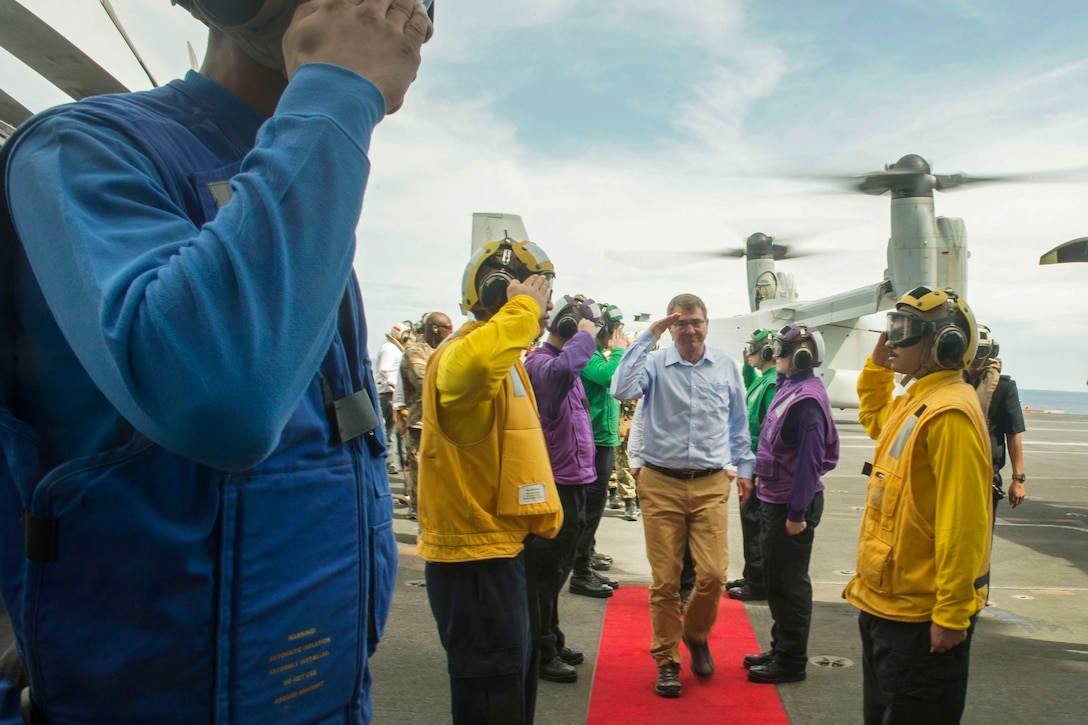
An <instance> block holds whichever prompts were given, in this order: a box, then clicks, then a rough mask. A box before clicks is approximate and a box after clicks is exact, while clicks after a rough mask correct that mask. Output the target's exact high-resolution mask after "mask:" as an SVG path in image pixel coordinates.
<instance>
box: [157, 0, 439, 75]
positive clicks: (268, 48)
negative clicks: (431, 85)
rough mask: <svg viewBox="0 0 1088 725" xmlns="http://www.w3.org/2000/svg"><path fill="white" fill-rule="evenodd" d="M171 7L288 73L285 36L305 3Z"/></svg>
mask: <svg viewBox="0 0 1088 725" xmlns="http://www.w3.org/2000/svg"><path fill="white" fill-rule="evenodd" d="M170 3H171V4H172V5H180V6H181V7H183V8H185V9H186V10H188V11H189V13H190V14H191V15H192V16H193V17H194V18H196V19H197V20H199V21H201V22H202V23H204V24H205V25H209V26H211V27H213V28H218V29H219V30H222V31H223V32H225V33H229V34H230V36H231V39H232V40H233V41H234V42H235V43H236V44H237V45H238V47H239V48H241V49H242V51H244V52H245V54H246V55H248V56H249V57H250V58H252V59H253V60H255V61H257V62H258V63H260V64H261V65H263V66H265V67H266V68H272V69H274V70H279V71H284V70H286V66H287V63H286V61H285V60H284V58H283V46H282V43H283V34H284V32H286V30H287V26H288V25H290V24H291V19H292V18H293V17H294V14H295V8H296V7H298V6H299V5H301V4H302V3H303V0H170ZM417 4H419V3H418V2H417ZM423 5H424V7H426V9H427V14H428V15H429V16H430V18H431V20H432V21H433V20H434V7H433V3H432V1H431V0H426V1H425V2H423Z"/></svg>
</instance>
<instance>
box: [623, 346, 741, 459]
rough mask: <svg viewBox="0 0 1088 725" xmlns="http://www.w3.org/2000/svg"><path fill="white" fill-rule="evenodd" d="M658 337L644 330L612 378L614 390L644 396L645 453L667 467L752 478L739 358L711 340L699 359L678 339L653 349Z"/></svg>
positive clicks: (631, 396)
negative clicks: (730, 468)
mask: <svg viewBox="0 0 1088 725" xmlns="http://www.w3.org/2000/svg"><path fill="white" fill-rule="evenodd" d="M656 342H657V338H655V337H654V334H653V333H652V332H650V331H649V330H646V331H644V332H643V333H642V334H640V335H639V336H638V337H637V338H636V339H635V341H634V343H633V344H632V345H631V347H630V349H629V350H627V352H625V353H624V355H623V359H622V360H620V365H619V367H618V368H617V369H616V374H615V375H614V376H613V378H612V395H613V396H614V397H616V398H617V399H619V400H637V399H638V398H645V400H644V402H643V404H642V405H643V411H642V414H643V437H642V459H643V460H644V461H649V462H650V463H653V464H656V465H658V466H664V467H666V468H682V469H706V468H724V467H725V466H727V465H728V464H730V463H732V464H733V465H734V466H735V467H736V469H737V476H738V477H739V478H749V479H750V478H751V477H752V467H753V466H754V464H755V455H754V454H753V453H752V441H751V438H750V437H749V435H748V411H747V407H746V405H745V401H744V381H743V380H742V379H741V376H740V371H739V370H738V369H737V366H736V363H734V362H733V360H732V359H731V358H730V357H729V356H728V355H726V354H725V353H724V352H723V351H721V350H718V349H717V348H713V347H709V346H707V347H706V348H705V351H704V353H703V357H702V359H701V360H699V362H697V363H695V364H692V363H689V362H687V361H686V360H684V359H683V358H681V357H680V353H679V352H677V350H676V346H675V345H670V346H669V347H667V348H665V349H663V350H656V351H653V352H651V349H652V348H653V346H654V344H655V343H656Z"/></svg>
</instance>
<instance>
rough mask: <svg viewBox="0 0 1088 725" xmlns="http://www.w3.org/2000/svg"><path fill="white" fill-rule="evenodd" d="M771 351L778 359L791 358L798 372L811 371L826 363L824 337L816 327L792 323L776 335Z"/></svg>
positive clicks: (791, 363)
mask: <svg viewBox="0 0 1088 725" xmlns="http://www.w3.org/2000/svg"><path fill="white" fill-rule="evenodd" d="M806 343H808V344H806ZM771 351H772V354H773V355H774V357H776V358H780V357H788V358H790V365H791V366H792V367H793V368H794V369H796V370H811V369H813V368H818V367H820V366H821V365H823V363H824V336H823V335H821V334H820V331H819V330H817V329H816V328H815V327H811V328H810V327H809V326H808V325H806V324H805V323H803V322H791V323H790V324H788V325H786V326H785V327H783V328H782V329H781V330H779V331H778V332H777V333H776V334H775V336H774V339H773V340H772V341H771Z"/></svg>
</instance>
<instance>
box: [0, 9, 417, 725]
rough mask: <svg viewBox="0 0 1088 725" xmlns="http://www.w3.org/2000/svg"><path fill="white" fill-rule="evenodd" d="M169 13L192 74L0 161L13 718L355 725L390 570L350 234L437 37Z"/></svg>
mask: <svg viewBox="0 0 1088 725" xmlns="http://www.w3.org/2000/svg"><path fill="white" fill-rule="evenodd" d="M179 4H182V5H184V6H186V7H187V8H189V9H190V10H191V11H192V12H193V13H194V15H197V16H198V17H200V18H202V19H204V20H205V21H206V22H207V23H208V24H209V25H210V27H211V31H210V36H209V44H208V54H207V56H206V58H205V61H204V64H203V66H202V68H201V72H200V73H189V74H188V75H187V76H186V77H185V79H184V80H180V81H175V82H173V83H171V84H169V85H168V86H165V87H163V88H159V89H157V90H153V91H149V92H145V93H135V94H127V95H119V96H105V97H99V98H92V99H88V100H86V101H83V102H80V103H78V104H74V105H71V106H67V107H62V108H60V109H55V110H53V111H49V112H46V113H44V114H41V115H39V116H37V117H36V118H34V119H32V120H30V121H28V122H27V123H26V124H25V125H24V126H23V127H22V128H20V130H19V131H18V132H17V133H16V134H15V135H14V136H12V138H11V139H10V140H9V142H8V143H7V144H6V145H5V147H4V149H3V158H2V161H3V165H4V173H5V177H4V196H3V197H0V201H2V202H3V204H2V206H0V256H2V257H3V263H2V265H0V267H2V269H3V271H4V279H3V282H2V287H0V316H2V317H3V318H4V320H5V325H4V327H3V328H2V329H0V355H2V359H0V445H2V452H3V455H2V456H0V516H2V517H3V519H2V521H0V585H2V593H3V598H4V603H5V605H6V608H7V610H8V612H9V614H10V616H11V620H12V624H13V626H14V630H15V633H16V635H17V638H18V643H19V648H20V651H21V653H22V655H23V657H24V658H26V664H27V666H28V670H29V687H30V691H29V695H30V699H31V702H32V703H33V704H32V709H33V711H34V712H33V718H34V719H35V720H36V721H42V722H50V723H68V722H91V721H94V722H110V723H134V722H155V723H206V722H213V721H214V722H232V723H247V722H251V723H265V722H280V723H286V722H290V723H313V722H322V723H361V722H366V721H368V720H369V719H370V714H371V702H370V684H371V676H370V672H369V669H368V659H369V657H370V654H371V653H372V652H373V650H374V648H375V647H376V646H377V642H378V639H379V637H380V636H381V634H382V630H383V628H384V624H385V619H386V616H387V614H388V610H389V604H390V600H391V597H392V585H393V580H394V576H395V569H396V558H397V554H396V548H395V546H396V545H395V541H394V538H393V533H392V522H391V519H392V504H391V498H390V494H389V484H388V479H387V477H386V472H385V461H384V457H385V454H386V450H385V445H384V443H383V436H382V429H381V425H380V422H379V416H378V414H377V413H376V411H375V405H374V404H375V402H376V401H377V392H376V390H375V387H374V380H373V374H372V371H371V365H370V361H369V359H368V357H367V353H366V327H365V322H364V318H363V308H362V301H361V296H360V291H359V288H358V284H357V282H356V280H355V277H354V274H353V272H352V260H353V258H354V254H355V238H354V232H355V226H356V223H357V220H358V216H359V209H360V205H361V203H362V198H363V191H364V189H365V187H366V183H367V178H368V176H369V171H370V163H369V160H368V158H367V150H368V147H369V143H370V137H371V133H372V131H373V130H374V127H375V125H376V124H377V123H378V122H379V121H381V119H382V118H383V116H385V115H386V114H387V113H390V112H393V111H395V110H396V109H397V108H398V107H399V106H400V105H401V104H402V102H403V100H404V96H405V93H406V92H407V89H408V87H409V85H410V84H411V82H412V81H413V79H414V78H415V75H416V72H417V69H418V66H419V62H420V48H421V46H422V44H423V43H424V42H426V40H427V39H428V38H429V37H430V35H431V33H432V26H431V23H430V20H429V18H428V16H427V12H426V10H425V9H424V8H423V7H417V6H416V5H415V4H414V3H413V2H412V0H356V1H351V0H312V1H311V2H306V3H301V2H300V0H265V2H248V3H243V2H238V1H237V0H181V1H180V2H179ZM20 512H23V514H22V517H21V518H22V520H20ZM24 536H25V539H24ZM22 684H23V683H11V682H9V681H5V682H2V683H0V700H2V701H4V702H5V703H10V702H11V701H12V698H13V697H14V698H17V697H18V695H19V693H18V692H16V690H17V689H18V688H19V685H22ZM4 713H5V715H11V710H10V709H7V710H4ZM12 717H13V718H17V717H18V715H13V716H12ZM4 722H5V723H6V722H7V720H5V721H4Z"/></svg>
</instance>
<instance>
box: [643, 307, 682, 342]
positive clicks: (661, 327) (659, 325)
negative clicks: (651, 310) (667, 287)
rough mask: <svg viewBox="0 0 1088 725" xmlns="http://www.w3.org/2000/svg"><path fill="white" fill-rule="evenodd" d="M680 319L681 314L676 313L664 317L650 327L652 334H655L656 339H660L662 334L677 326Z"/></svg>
mask: <svg viewBox="0 0 1088 725" xmlns="http://www.w3.org/2000/svg"><path fill="white" fill-rule="evenodd" d="M679 319H680V313H679V312H674V313H672V314H671V315H669V316H668V317H662V318H661V319H660V320H658V321H657V322H655V323H654V324H652V325H650V332H652V333H653V334H654V337H656V338H658V339H660V338H661V333H663V332H664V331H665V330H667V329H669V328H670V327H672V326H673V325H674V324H676V321H677V320H679Z"/></svg>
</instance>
